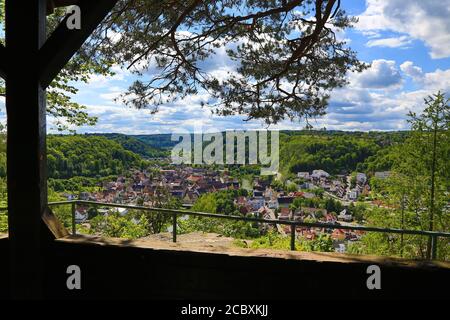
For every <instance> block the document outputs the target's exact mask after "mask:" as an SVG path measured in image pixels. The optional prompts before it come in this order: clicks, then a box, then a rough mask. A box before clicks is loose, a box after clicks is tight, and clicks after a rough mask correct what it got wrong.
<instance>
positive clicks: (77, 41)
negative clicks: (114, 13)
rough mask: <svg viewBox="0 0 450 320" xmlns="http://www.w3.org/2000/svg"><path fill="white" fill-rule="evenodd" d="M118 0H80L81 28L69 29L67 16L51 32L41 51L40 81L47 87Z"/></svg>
mask: <svg viewBox="0 0 450 320" xmlns="http://www.w3.org/2000/svg"><path fill="white" fill-rule="evenodd" d="M117 1H118V0H97V1H92V0H80V1H79V4H78V5H79V7H80V9H81V29H80V30H69V29H68V28H67V24H66V22H67V17H66V19H64V20H63V21H62V22H61V23H60V25H59V26H58V27H57V28H56V30H55V31H54V32H53V33H52V34H51V36H50V37H49V39H48V40H47V41H46V43H45V44H44V46H43V47H42V49H41V52H40V63H39V65H40V82H41V85H42V87H43V88H47V87H48V86H49V85H50V83H51V82H52V81H53V79H54V78H55V77H56V76H57V75H58V73H59V72H60V71H61V69H62V68H64V66H65V65H66V64H67V62H69V60H70V59H71V58H72V57H73V55H74V54H75V53H76V52H77V51H78V49H80V47H81V46H82V45H83V43H84V42H85V41H86V40H87V39H88V37H89V36H90V35H91V34H92V32H93V31H94V30H95V28H97V26H98V25H99V24H100V23H101V22H102V20H103V19H104V18H105V17H106V16H107V15H108V13H109V12H110V11H111V10H112V8H113V7H114V6H115V4H116V3H117Z"/></svg>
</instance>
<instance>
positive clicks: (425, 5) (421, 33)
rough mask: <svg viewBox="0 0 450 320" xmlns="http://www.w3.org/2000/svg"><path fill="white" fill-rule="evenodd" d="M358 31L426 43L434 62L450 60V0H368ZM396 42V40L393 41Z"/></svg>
mask: <svg viewBox="0 0 450 320" xmlns="http://www.w3.org/2000/svg"><path fill="white" fill-rule="evenodd" d="M366 3H367V8H366V11H365V12H364V13H363V14H362V15H360V16H359V22H358V24H357V28H358V29H359V30H361V31H363V32H368V31H382V30H390V31H394V32H397V33H400V34H404V35H409V36H410V37H412V38H414V39H419V40H422V41H423V42H424V43H425V44H426V45H427V46H428V47H429V48H430V55H431V57H432V58H433V59H438V58H446V57H450V46H449V43H450V19H449V16H450V0H426V1H424V0H409V1H405V0H367V1H366ZM391 41H392V40H391Z"/></svg>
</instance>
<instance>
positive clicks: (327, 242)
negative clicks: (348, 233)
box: [234, 231, 334, 252]
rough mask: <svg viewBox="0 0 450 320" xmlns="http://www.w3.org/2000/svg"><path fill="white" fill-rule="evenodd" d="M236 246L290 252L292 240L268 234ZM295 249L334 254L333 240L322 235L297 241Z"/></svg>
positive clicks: (237, 243)
mask: <svg viewBox="0 0 450 320" xmlns="http://www.w3.org/2000/svg"><path fill="white" fill-rule="evenodd" d="M234 244H235V245H236V246H239V247H244V248H248V247H250V248H253V249H279V250H290V249H291V238H290V237H286V236H281V235H280V234H278V233H276V232H273V231H272V232H268V233H267V234H266V235H264V236H262V237H259V238H257V239H253V240H251V244H250V245H248V243H247V242H244V241H242V240H238V241H235V242H234ZM295 248H296V250H297V251H319V252H334V248H333V240H332V239H331V237H330V236H329V235H327V234H320V235H319V236H318V237H317V238H316V239H314V240H298V239H297V240H296V241H295Z"/></svg>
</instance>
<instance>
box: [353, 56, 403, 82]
mask: <svg viewBox="0 0 450 320" xmlns="http://www.w3.org/2000/svg"><path fill="white" fill-rule="evenodd" d="M350 81H351V84H353V85H354V86H358V87H362V88H373V89H389V88H390V89H394V88H398V87H400V86H401V84H402V77H401V74H400V72H399V70H398V69H397V67H396V64H395V61H393V60H384V59H379V60H374V61H372V65H371V67H370V68H369V69H367V70H364V71H363V72H362V73H357V74H352V75H351V76H350Z"/></svg>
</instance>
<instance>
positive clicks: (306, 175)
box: [297, 172, 309, 180]
mask: <svg viewBox="0 0 450 320" xmlns="http://www.w3.org/2000/svg"><path fill="white" fill-rule="evenodd" d="M297 177H299V178H302V179H305V180H309V172H298V173H297Z"/></svg>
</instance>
